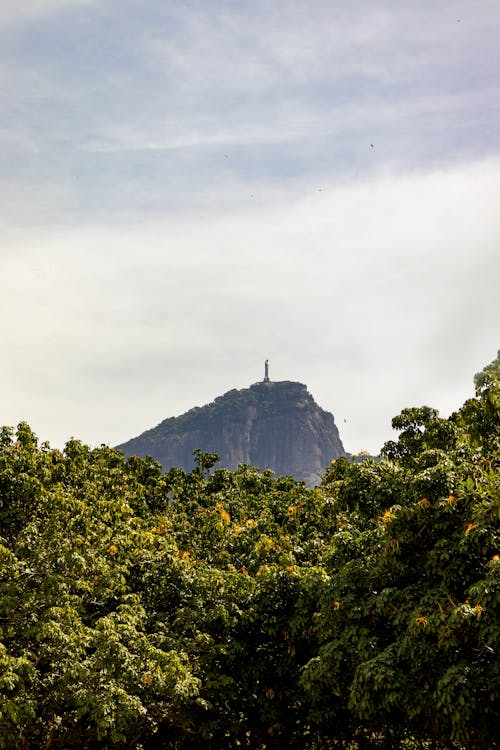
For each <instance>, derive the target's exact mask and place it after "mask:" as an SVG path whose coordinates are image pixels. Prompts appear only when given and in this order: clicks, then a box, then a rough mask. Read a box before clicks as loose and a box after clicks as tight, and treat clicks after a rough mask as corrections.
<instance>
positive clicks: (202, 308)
mask: <svg viewBox="0 0 500 750" xmlns="http://www.w3.org/2000/svg"><path fill="white" fill-rule="evenodd" d="M499 166H500V165H499V163H498V161H484V162H480V163H477V164H474V165H471V166H469V167H466V168H455V169H451V170H442V171H437V172H434V173H431V174H414V175H410V176H406V177H400V178H398V179H394V178H391V179H389V178H387V179H380V178H378V179H376V180H373V181H368V182H366V183H365V184H358V183H352V184H350V185H344V186H339V187H337V188H336V189H334V190H332V191H331V192H329V191H326V192H324V193H318V192H315V193H314V194H311V195H309V196H307V197H304V196H302V197H299V198H297V197H295V198H290V196H288V197H287V196H285V195H282V196H281V198H279V199H278V198H277V199H276V201H275V203H274V204H273V205H272V206H270V207H265V206H264V207H263V206H259V207H257V208H255V209H253V210H249V209H242V208H241V207H240V208H239V209H235V210H233V211H232V212H231V214H230V215H229V216H224V215H223V214H221V215H214V216H211V217H209V216H205V218H204V219H201V217H199V219H198V220H197V221H194V222H193V221H192V220H191V218H190V217H183V216H179V217H178V218H177V220H175V219H172V218H169V219H168V220H167V221H164V220H162V219H161V218H159V217H157V218H156V220H151V221H149V222H147V223H144V222H143V223H140V224H136V225H134V224H133V223H129V224H128V225H127V224H123V225H122V226H119V225H116V224H114V225H113V224H110V225H101V226H99V225H96V226H94V227H90V226H87V227H85V226H77V227H75V228H74V229H72V230H71V231H68V230H66V229H63V228H61V229H60V230H53V231H51V232H47V231H45V232H44V233H42V234H41V235H38V236H36V237H35V236H33V235H31V233H29V232H28V231H27V230H25V231H23V232H21V233H18V234H17V235H16V236H13V237H12V240H11V247H12V250H13V252H12V255H11V256H10V257H9V262H8V264H5V262H4V265H3V269H4V274H3V276H2V279H3V284H2V285H1V286H2V288H1V294H2V298H3V300H4V304H5V309H6V310H7V311H8V314H7V315H6V316H5V317H4V318H3V320H2V324H1V335H2V340H3V341H4V345H5V347H6V351H9V352H10V353H11V355H10V358H9V361H10V362H11V364H12V369H11V370H10V371H9V368H7V369H6V371H5V372H4V376H3V382H4V384H5V386H4V393H8V394H9V398H8V401H7V402H6V403H4V404H3V405H2V412H3V415H4V417H3V418H4V421H16V420H17V419H18V418H21V417H23V416H26V417H29V418H30V420H31V421H34V422H35V427H36V423H39V424H41V425H43V426H44V427H45V426H46V425H49V424H50V425H51V427H50V429H47V432H48V433H49V434H48V435H47V434H45V435H44V437H45V436H47V437H49V438H50V439H51V440H53V441H56V442H57V443H60V442H61V441H63V440H64V439H65V438H66V437H68V436H69V434H77V435H79V436H80V437H82V438H84V439H85V440H88V441H90V442H100V440H103V441H108V442H111V443H117V442H119V441H120V440H123V439H125V438H127V437H129V436H130V435H132V434H136V433H137V432H139V431H141V430H142V429H145V428H146V427H148V426H152V425H153V424H155V423H157V422H158V421H160V420H161V419H163V418H165V417H167V416H170V415H172V414H175V413H180V412H182V411H184V410H186V409H187V408H189V407H191V406H193V405H195V404H202V403H204V402H206V401H208V400H210V399H211V398H213V397H215V396H216V395H219V394H220V392H222V391H223V390H227V389H229V388H232V387H244V386H245V385H248V384H249V383H250V382H253V381H254V380H257V379H259V378H260V370H261V360H263V359H265V358H266V357H269V358H270V359H271V362H272V367H273V371H272V377H273V378H274V379H291V380H294V379H296V380H300V381H302V382H306V383H307V384H308V386H309V387H310V389H311V391H312V393H313V394H314V395H315V397H316V398H317V400H318V401H319V403H320V404H321V405H322V406H323V407H324V408H327V409H329V410H332V411H333V412H334V413H336V414H337V417H338V419H339V420H342V426H343V435H344V441H345V443H346V446H347V447H348V448H349V449H352V450H358V449H362V448H367V449H370V450H373V451H375V450H378V448H380V445H381V443H382V442H383V439H386V438H387V437H388V436H389V434H390V429H389V425H390V418H391V417H392V416H393V415H394V414H395V413H397V412H398V411H399V410H400V408H402V407H403V406H408V405H411V404H412V403H414V402H415V401H416V402H419V401H420V400H423V401H427V402H429V401H431V402H432V398H431V397H432V395H433V393H436V394H437V395H439V396H440V399H441V400H443V396H444V394H445V393H447V392H448V393H451V394H453V397H456V398H459V399H460V397H461V396H462V394H463V395H464V397H465V395H466V392H464V387H467V388H468V387H469V386H470V387H471V385H472V375H473V372H474V371H475V370H477V369H479V368H480V367H481V366H482V364H483V361H482V360H483V359H484V356H485V352H486V351H487V350H488V349H489V348H491V349H492V350H493V351H492V353H491V357H492V356H493V354H494V351H496V349H495V346H496V345H497V342H496V341H495V342H494V341H493V339H494V338H495V337H496V334H497V332H496V328H495V326H494V321H496V320H498V313H499V312H500V310H499V309H498V300H497V295H496V294H495V291H494V289H493V288H492V286H493V284H492V279H494V278H497V277H498V270H500V269H499V268H498V259H497V253H496V244H495V243H496V239H495V238H496V237H497V236H498V232H499V230H500V226H499V220H498V214H497V200H496V197H497V196H498V194H499V192H500V184H499V179H498V174H500V171H499V169H498V167H499ZM486 269H487V271H486ZM480 357H481V358H482V359H481V360H480V361H478V359H479V358H480ZM491 357H490V355H489V354H486V359H487V360H488V359H489V358H491ZM450 361H452V362H453V363H454V364H453V367H451V366H450ZM485 363H486V362H484V364H485ZM452 400H453V399H452ZM449 401H450V400H449V399H448V400H446V404H445V406H446V408H448V407H450V406H455V408H456V407H457V406H459V404H460V400H459V401H458V402H457V403H454V404H450V402H449ZM9 404H10V405H11V406H9ZM20 404H24V409H25V412H26V413H25V414H19V405H20ZM432 405H435V406H437V407H438V408H439V407H440V406H441V404H440V403H433V404H432ZM9 415H10V416H9ZM344 418H346V419H348V422H347V423H346V424H344V423H343V419H344Z"/></svg>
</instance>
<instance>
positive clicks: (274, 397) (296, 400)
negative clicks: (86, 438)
mask: <svg viewBox="0 0 500 750" xmlns="http://www.w3.org/2000/svg"><path fill="white" fill-rule="evenodd" d="M117 448H118V449H119V450H122V451H123V452H124V453H125V454H126V455H127V456H130V455H138V456H142V457H145V456H147V455H150V456H152V457H153V458H155V459H157V460H158V461H160V462H161V463H162V465H163V466H164V467H165V469H169V468H171V467H172V466H178V467H180V468H183V469H187V470H189V469H191V468H192V466H193V451H194V450H196V449H197V448H200V449H201V450H203V451H208V452H216V453H218V454H219V455H220V457H221V460H220V463H219V464H218V465H219V466H224V467H226V468H228V469H236V468H237V467H238V465H239V464H250V465H252V466H258V467H260V468H261V469H272V470H273V471H274V472H275V473H276V474H278V475H287V474H291V475H293V476H294V477H295V478H296V479H298V480H304V481H305V482H306V483H307V484H309V485H314V484H317V483H318V482H319V480H320V478H321V475H322V474H323V472H324V470H325V468H326V466H328V464H330V462H331V461H332V459H334V458H337V457H338V456H341V455H345V450H344V446H343V445H342V441H341V439H340V435H339V431H338V428H337V425H336V424H335V419H334V417H333V415H332V414H330V413H329V412H327V411H325V410H323V409H321V408H320V407H319V406H318V404H317V403H316V402H315V401H314V398H313V397H312V395H311V394H310V393H309V392H308V390H307V387H306V386H305V385H303V384H302V383H296V382H291V381H287V380H285V381H281V382H272V381H270V380H269V379H268V378H267V369H266V378H265V379H264V380H263V381H261V382H259V383H255V384H253V385H251V386H250V388H244V389H241V390H236V389H233V390H231V391H228V392H227V393H225V394H224V395H223V396H219V397H218V398H216V399H215V401H213V402H212V403H210V404H207V405H206V406H202V407H195V408H194V409H191V410H189V411H188V412H186V413H185V414H183V415H181V416H180V417H172V418H170V419H165V420H164V421H163V422H161V423H160V424H159V425H158V426H157V427H154V428H153V429H150V430H147V431H146V432H143V433H142V434H141V435H139V436H138V437H135V438H132V439H131V440H128V441H126V442H125V443H122V444H121V445H118V446H117Z"/></svg>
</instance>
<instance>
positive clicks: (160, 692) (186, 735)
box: [0, 357, 500, 750]
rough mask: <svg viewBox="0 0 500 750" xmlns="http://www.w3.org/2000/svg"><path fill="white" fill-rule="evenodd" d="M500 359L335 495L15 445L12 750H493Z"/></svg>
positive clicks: (338, 485) (207, 465) (6, 633)
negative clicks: (451, 410) (453, 409)
mask: <svg viewBox="0 0 500 750" xmlns="http://www.w3.org/2000/svg"><path fill="white" fill-rule="evenodd" d="M499 407H500V358H499V357H497V359H496V360H495V362H493V363H492V364H491V365H489V366H488V367H486V368H485V370H484V371H483V372H482V373H480V374H479V375H478V376H476V397H475V398H473V399H469V400H468V401H467V402H466V403H465V404H464V406H463V407H462V409H460V410H459V411H458V412H457V413H455V414H453V415H452V416H451V417H450V418H449V419H443V418H440V417H439V415H438V413H437V412H436V411H435V410H433V409H430V408H429V407H420V408H412V409H405V410H404V411H403V412H402V413H401V414H400V415H399V416H398V417H396V418H395V419H394V421H393V425H394V427H395V429H397V430H398V431H399V433H400V434H399V439H398V440H397V441H392V442H389V443H387V444H386V446H385V447H384V449H383V453H382V457H381V459H380V460H375V459H371V458H365V459H364V460H363V461H359V462H350V461H348V460H347V459H344V458H341V459H338V460H337V461H335V462H334V463H332V465H331V466H330V467H328V468H327V469H326V471H325V474H324V477H323V481H322V484H321V486H319V487H316V488H314V489H310V488H307V487H306V486H305V484H304V483H302V482H296V481H295V480H294V479H293V478H292V477H275V476H274V475H273V474H272V472H269V471H264V472H262V471H260V470H258V469H256V468H254V467H250V466H247V465H243V466H240V467H239V469H238V470H237V471H228V470H225V469H217V468H214V467H215V466H216V463H217V456H216V455H215V454H204V453H201V452H197V453H196V456H195V466H194V468H193V470H192V471H191V472H187V471H183V470H181V469H177V468H173V469H171V470H170V471H167V472H166V473H164V472H163V471H162V468H161V466H160V465H159V464H158V463H157V462H155V461H154V460H152V459H145V460H143V459H140V458H137V457H132V458H129V459H128V460H127V459H125V458H124V456H123V455H122V454H121V453H119V452H117V451H115V450H112V449H110V448H108V447H106V446H101V447H99V448H96V449H90V448H89V447H87V446H85V445H83V444H81V443H80V442H79V441H77V440H70V441H69V442H68V443H67V445H66V447H65V449H64V451H59V450H56V449H52V448H51V447H50V446H49V445H47V444H45V443H43V444H41V445H40V444H39V442H38V440H37V438H36V436H35V435H34V434H33V432H32V431H31V429H30V427H29V426H28V425H27V424H25V423H22V424H20V425H19V426H18V428H17V431H15V432H14V431H13V430H12V429H10V428H3V429H2V430H1V431H0V748H6V749H9V750H10V749H12V750H17V749H20V748H22V749H25V748H54V750H57V749H61V750H62V748H67V747H79V748H84V749H85V748H88V749H89V750H90V749H93V748H102V747H109V748H130V749H133V748H138V749H139V748H144V749H146V748H151V749H153V748H158V749H159V750H160V749H162V748H165V749H171V750H194V749H195V748H209V749H210V748H214V749H215V748H237V747H243V748H244V747H246V748H253V749H256V750H259V749H261V750H264V748H275V749H276V750H278V749H281V748H297V749H298V748H305V749H306V750H307V748H310V750H319V748H344V749H345V750H363V748H407V749H412V748H414V749H415V750H416V749H417V748H422V749H424V748H435V749H436V750H437V749H442V750H444V749H445V748H456V750H469V749H470V750H482V749H483V748H486V747H488V748H496V747H498V746H499V743H498V740H497V729H496V727H497V723H498V719H499V713H500V712H499V708H500V666H499V665H500V661H499V658H498V655H499V634H500V626H499V623H498V617H497V613H498V611H499V604H500V601H499V599H500V592H499V579H500V549H499V538H498V521H499V516H500V491H499V490H500V487H499V471H498V470H499V460H500V450H499V449H500V420H499V412H500V408H499Z"/></svg>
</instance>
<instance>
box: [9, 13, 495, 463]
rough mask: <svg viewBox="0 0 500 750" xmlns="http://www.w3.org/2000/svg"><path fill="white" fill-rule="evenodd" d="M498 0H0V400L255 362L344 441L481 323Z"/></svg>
mask: <svg viewBox="0 0 500 750" xmlns="http://www.w3.org/2000/svg"><path fill="white" fill-rule="evenodd" d="M499 38H500V4H499V3H498V0H453V2H451V0H440V2H439V3H436V2H435V0H349V2H347V0H283V1H282V2H279V3H278V2H276V1H275V0H253V2H251V3H248V2H240V1H239V0H238V1H237V0H184V1H183V2H182V1H181V0H178V1H177V0H24V2H23V3H19V0H2V3H1V5H0V166H1V168H0V341H1V345H2V356H1V359H0V424H6V425H14V426H15V425H16V424H17V423H18V422H20V421H21V420H26V421H28V422H29V423H30V425H31V426H32V428H33V429H34V431H35V432H36V434H37V435H38V437H39V439H40V440H41V441H48V442H49V443H50V444H51V445H53V446H55V447H63V446H64V444H65V442H66V441H67V440H68V439H69V438H70V437H76V438H78V439H80V440H82V441H83V442H85V443H87V444H90V445H92V446H97V445H100V444H101V443H106V444H108V445H116V444H118V443H121V442H124V441H125V440H127V439H129V438H131V437H133V436H136V435H138V434H140V433H141V432H143V431H144V430H145V429H148V428H151V427H153V426H155V425H156V424H158V423H159V422H161V421H162V420H163V419H165V418H167V417H171V416H177V415H179V414H182V413H184V412H185V411H187V410H188V409H190V408H192V407H194V406H202V405H203V404H206V403H209V402H210V401H212V400H213V399H214V398H215V397H217V396H219V395H222V394H223V393H225V392H226V391H228V390H230V389H232V388H246V387H248V386H250V385H251V384H252V383H255V382H257V381H259V380H262V379H263V377H264V361H265V360H266V359H268V360H269V368H270V369H269V374H270V378H271V380H276V381H281V380H294V381H299V382H301V383H305V384H306V385H307V387H308V389H309V391H310V392H311V394H312V395H313V396H314V398H315V400H316V401H317V403H318V404H319V405H320V406H321V407H322V408H323V409H325V410H327V411H330V412H332V413H333V414H334V416H335V419H336V422H337V425H338V427H339V430H340V435H341V438H342V440H343V443H344V446H345V448H346V450H348V451H350V452H352V453H358V452H360V451H362V450H367V451H370V452H372V453H378V451H379V450H380V448H381V447H382V445H383V443H384V442H385V441H386V440H388V439H393V438H394V437H395V433H394V432H393V430H392V428H391V419H392V417H393V416H395V415H396V414H398V413H399V412H400V411H401V409H403V408H405V407H409V406H420V405H423V404H427V405H429V406H433V407H434V408H436V409H438V410H439V412H440V413H441V414H442V415H443V416H447V415H448V414H450V413H451V412H453V411H454V410H456V409H457V408H459V407H460V405H461V404H462V403H463V402H464V401H465V399H467V398H469V397H470V396H472V395H473V393H474V386H473V377H474V374H475V373H476V372H478V371H479V370H481V369H482V368H483V367H484V366H485V365H486V364H488V363H489V362H491V361H492V360H493V359H494V358H495V356H496V352H497V350H498V349H499V348H500V336H499V322H500V294H499V293H498V279H499V277H500V252H499V243H500V210H499V206H500V45H499V44H498V39H499Z"/></svg>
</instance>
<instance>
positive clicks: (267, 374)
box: [264, 359, 269, 383]
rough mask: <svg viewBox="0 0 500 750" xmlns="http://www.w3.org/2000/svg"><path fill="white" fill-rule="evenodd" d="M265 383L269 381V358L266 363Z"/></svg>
mask: <svg viewBox="0 0 500 750" xmlns="http://www.w3.org/2000/svg"><path fill="white" fill-rule="evenodd" d="M264 383H269V360H268V359H266V361H265V363H264Z"/></svg>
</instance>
